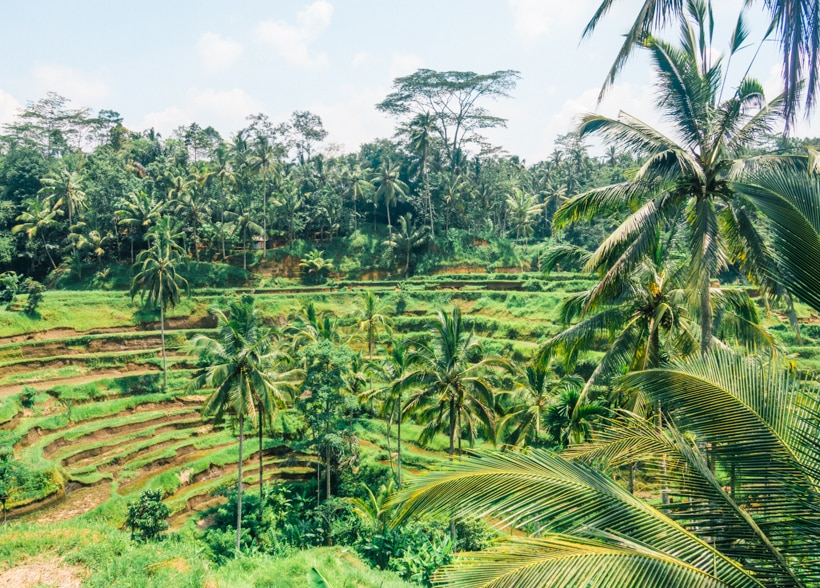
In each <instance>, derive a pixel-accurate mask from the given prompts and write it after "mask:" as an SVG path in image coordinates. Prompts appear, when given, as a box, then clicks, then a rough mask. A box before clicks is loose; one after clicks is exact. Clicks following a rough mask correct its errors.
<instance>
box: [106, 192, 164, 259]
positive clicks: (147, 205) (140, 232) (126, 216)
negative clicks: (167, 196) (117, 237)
mask: <svg viewBox="0 0 820 588" xmlns="http://www.w3.org/2000/svg"><path fill="white" fill-rule="evenodd" d="M164 208H165V205H164V204H163V203H161V202H159V201H157V200H156V198H154V196H153V195H152V194H149V193H148V192H145V191H142V190H139V191H137V192H131V193H129V194H128V195H127V196H126V197H125V199H124V200H123V201H122V202H121V203H120V205H119V208H118V209H117V210H116V212H115V213H114V214H115V215H116V216H117V217H118V218H119V219H120V220H119V222H118V223H117V224H118V225H120V226H124V227H126V230H127V231H128V240H129V241H130V242H131V263H134V242H135V241H136V239H137V236H139V237H140V238H142V237H143V236H144V235H145V234H146V232H147V231H149V230H150V229H151V227H152V226H154V225H155V224H156V223H157V222H159V220H160V218H162V213H163V212H164Z"/></svg>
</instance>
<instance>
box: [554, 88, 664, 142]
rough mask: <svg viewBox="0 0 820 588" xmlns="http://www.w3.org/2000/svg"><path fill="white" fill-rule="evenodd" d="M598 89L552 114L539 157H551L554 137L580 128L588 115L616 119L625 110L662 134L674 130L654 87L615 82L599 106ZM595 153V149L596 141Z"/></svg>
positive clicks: (582, 95)
mask: <svg viewBox="0 0 820 588" xmlns="http://www.w3.org/2000/svg"><path fill="white" fill-rule="evenodd" d="M599 91H600V90H599V88H598V87H593V88H589V89H587V90H585V91H584V92H582V93H581V94H579V95H578V96H576V97H574V98H570V99H569V100H566V101H565V102H564V104H563V105H562V106H561V109H560V110H559V111H558V112H557V113H555V114H553V115H552V117H551V118H550V120H549V122H548V123H547V125H546V126H545V127H544V128H543V134H542V137H543V145H544V148H543V151H542V152H540V153H539V154H538V156H539V158H545V157H547V156H548V155H549V149H550V148H551V146H552V144H553V142H554V141H555V138H556V137H557V136H558V135H563V134H565V133H569V132H571V131H574V130H576V129H577V128H578V125H579V123H580V122H581V117H583V116H584V115H585V114H587V113H597V114H601V115H603V116H608V117H611V118H616V117H617V116H618V113H619V112H621V111H623V112H625V113H627V114H629V115H631V116H634V117H636V118H638V119H640V120H642V121H644V122H645V123H647V124H650V125H652V126H653V127H655V128H656V129H658V130H660V131H661V132H663V133H671V132H672V129H671V128H670V127H669V125H668V123H666V122H664V121H663V119H662V117H661V116H660V113H659V112H658V111H657V109H656V108H655V91H654V89H653V87H652V86H651V85H637V84H630V83H616V84H614V85H613V86H612V87H611V88H610V89H609V90H608V91H607V94H606V96H605V97H604V100H603V102H601V104H598V92H599ZM591 143H592V144H593V151H595V150H596V147H597V146H596V145H595V144H594V142H591Z"/></svg>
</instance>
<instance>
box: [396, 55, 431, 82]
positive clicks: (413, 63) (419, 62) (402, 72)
mask: <svg viewBox="0 0 820 588" xmlns="http://www.w3.org/2000/svg"><path fill="white" fill-rule="evenodd" d="M420 67H424V60H423V59H422V58H421V57H419V56H418V55H414V54H412V53H394V54H393V56H392V57H391V61H390V67H389V68H388V69H387V74H388V76H390V81H391V82H392V81H393V80H394V79H396V78H398V77H402V76H408V75H410V74H411V73H413V72H415V71H416V70H417V69H419V68H420Z"/></svg>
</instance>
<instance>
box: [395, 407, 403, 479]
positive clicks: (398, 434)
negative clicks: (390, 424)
mask: <svg viewBox="0 0 820 588" xmlns="http://www.w3.org/2000/svg"><path fill="white" fill-rule="evenodd" d="M402 416H404V415H402V406H401V392H399V419H398V421H397V422H396V471H397V472H398V476H397V480H396V481H397V482H398V484H399V488H401V419H402Z"/></svg>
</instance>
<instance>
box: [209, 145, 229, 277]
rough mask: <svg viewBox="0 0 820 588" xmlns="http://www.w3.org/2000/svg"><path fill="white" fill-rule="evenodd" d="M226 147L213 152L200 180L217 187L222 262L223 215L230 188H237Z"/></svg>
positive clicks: (223, 245) (224, 253)
mask: <svg viewBox="0 0 820 588" xmlns="http://www.w3.org/2000/svg"><path fill="white" fill-rule="evenodd" d="M230 155H231V154H230V151H229V149H228V146H227V145H225V144H224V143H220V144H219V145H218V146H217V148H216V149H215V150H214V153H213V157H212V159H211V168H210V169H209V170H208V171H207V172H206V173H205V175H204V176H203V178H202V180H201V181H202V182H203V184H205V185H207V184H212V183H215V184H216V185H217V186H219V198H217V200H216V202H215V204H216V212H217V214H218V215H219V239H220V241H221V243H222V261H225V260H226V259H227V258H228V256H227V252H226V251H225V227H226V226H227V224H226V222H225V213H226V212H228V210H229V208H230V204H229V200H230V187H231V186H234V187H235V186H237V176H236V174H235V173H234V170H233V168H232V167H231V163H232V162H231V157H230Z"/></svg>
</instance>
